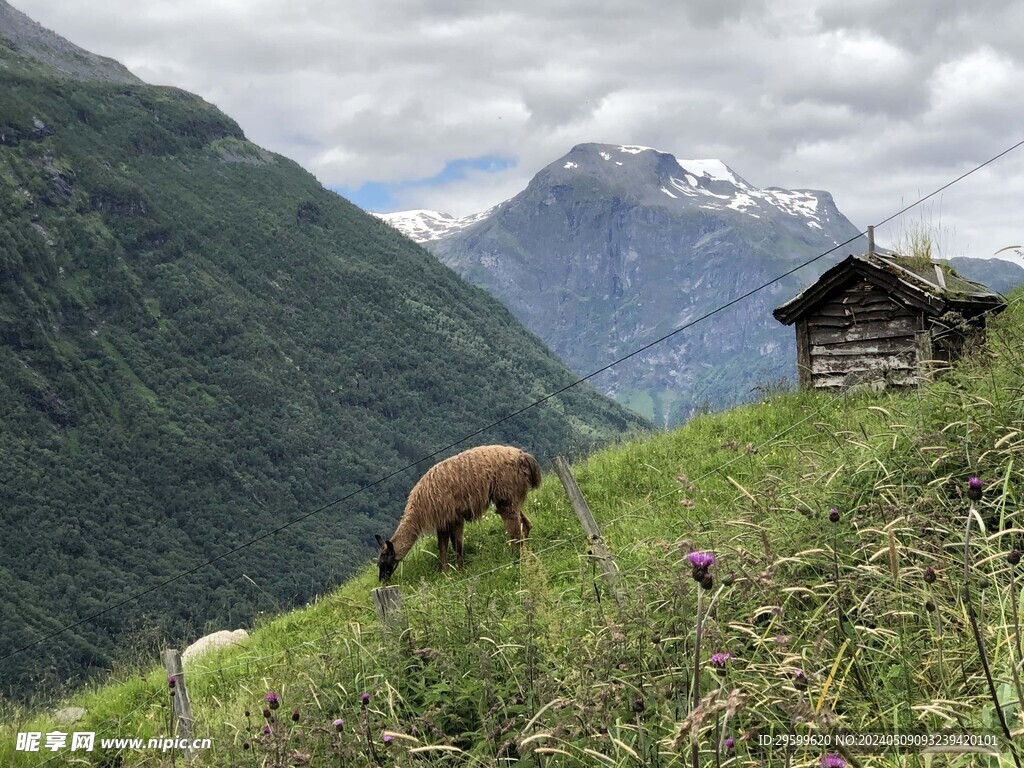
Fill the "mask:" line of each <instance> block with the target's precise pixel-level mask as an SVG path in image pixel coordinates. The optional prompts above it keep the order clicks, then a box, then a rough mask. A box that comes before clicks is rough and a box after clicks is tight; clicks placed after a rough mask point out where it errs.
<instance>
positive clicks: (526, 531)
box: [519, 512, 533, 540]
mask: <svg viewBox="0 0 1024 768" xmlns="http://www.w3.org/2000/svg"><path fill="white" fill-rule="evenodd" d="M519 520H520V523H521V524H522V526H523V539H524V540H526V539H528V538H530V531H532V530H533V523H531V522H530V518H528V517H527V516H526V515H525V514H524V513H523V512H520V513H519Z"/></svg>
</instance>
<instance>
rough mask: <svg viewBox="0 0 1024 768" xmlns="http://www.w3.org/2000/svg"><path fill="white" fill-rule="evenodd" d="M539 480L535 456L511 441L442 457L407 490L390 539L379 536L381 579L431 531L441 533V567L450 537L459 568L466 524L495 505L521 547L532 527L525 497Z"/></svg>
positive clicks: (515, 541) (439, 538)
mask: <svg viewBox="0 0 1024 768" xmlns="http://www.w3.org/2000/svg"><path fill="white" fill-rule="evenodd" d="M539 485H540V465H539V464H538V463H537V460H536V459H535V458H533V456H531V455H530V454H528V453H527V452H526V451H522V450H520V449H518V448H512V447H509V446H507V445H483V446H480V447H479V448H470V449H469V450H468V451H463V452H462V453H459V454H457V455H455V456H452V457H451V458H449V459H445V460H444V461H441V462H438V463H437V464H435V465H434V466H432V467H431V468H430V469H428V470H427V472H426V474H425V475H423V477H421V478H420V481H419V482H418V483H416V485H415V486H414V487H413V489H412V491H411V492H410V493H409V500H408V501H407V502H406V504H405V512H404V513H403V514H402V519H401V520H400V521H399V523H398V528H396V529H395V532H394V534H393V535H392V536H391V538H390V539H388V540H387V541H385V540H384V539H382V538H381V537H380V536H379V535H378V536H377V537H376V538H377V544H379V545H380V556H379V557H378V558H377V568H378V571H379V574H378V575H379V577H380V581H381V582H385V581H387V580H388V579H390V578H391V574H393V573H394V572H395V568H397V567H398V564H399V563H400V562H401V561H402V558H404V557H405V556H406V555H407V554H409V550H410V549H412V545H413V544H415V543H416V540H417V539H418V538H419V537H420V536H423V535H424V534H427V533H432V532H436V533H437V551H438V554H439V555H440V562H439V564H438V565H439V567H440V569H441V571H444V570H445V568H447V567H448V544H449V542H451V545H452V548H453V549H454V550H455V555H456V557H457V559H458V565H459V569H460V570H461V569H462V567H463V565H464V563H463V559H462V544H463V535H462V533H463V531H462V529H463V526H464V525H465V524H466V523H467V522H473V521H474V520H479V519H480V518H481V517H483V515H484V512H486V511H487V508H488V507H489V506H490V505H491V504H494V507H495V511H496V512H497V513H498V514H499V515H500V516H501V519H502V521H504V523H505V530H506V532H507V533H508V538H509V540H510V541H511V542H512V543H513V545H515V546H519V545H520V544H521V543H522V541H523V540H524V539H526V537H527V536H529V535H530V528H532V527H533V526H532V525H531V523H530V521H529V519H528V518H527V517H526V515H524V514H523V502H524V501H525V500H526V494H528V493H529V492H530V490H531V489H533V488H537V487H538V486H539Z"/></svg>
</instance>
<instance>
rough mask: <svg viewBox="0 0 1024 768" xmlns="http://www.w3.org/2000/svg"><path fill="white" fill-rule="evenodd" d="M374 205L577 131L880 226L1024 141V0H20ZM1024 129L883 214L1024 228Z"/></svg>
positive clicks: (986, 252) (941, 223)
mask: <svg viewBox="0 0 1024 768" xmlns="http://www.w3.org/2000/svg"><path fill="white" fill-rule="evenodd" d="M12 4H13V5H15V6H16V7H17V8H19V9H20V10H22V11H24V12H25V13H27V14H28V15H29V16H31V17H32V18H34V19H35V20H37V21H39V22H40V23H42V24H43V25H44V26H46V27H49V28H51V29H53V30H55V31H57V32H58V33H60V34H61V35H63V36H65V37H67V38H69V39H70V40H71V41H72V42H75V43H77V44H78V45H80V46H82V47H84V48H87V49H89V50H91V51H94V52H96V53H100V54H103V55H106V56H111V57H113V58H116V59H118V60H119V61H121V62H122V63H124V64H126V65H127V66H128V67H129V68H130V69H131V70H132V71H133V72H134V73H135V74H137V75H138V76H140V77H141V78H143V79H144V80H146V81H148V82H150V83H154V84H165V85H174V86H178V87H180V88H184V89H186V90H189V91H192V92H194V93H198V94H200V95H201V96H203V97H204V98H206V99H207V100H208V101H211V102H213V103H214V104H216V105H217V106H219V107H221V108H222V109H223V110H224V111H225V112H227V113H228V114H230V115H231V116H232V117H234V118H235V119H236V120H237V121H238V122H239V124H240V125H241V126H242V128H243V129H244V130H245V132H246V134H247V135H248V136H249V138H250V139H252V140H253V141H255V142H256V143H258V144H260V145H262V146H264V147H267V148H268V149H272V150H274V151H276V152H279V153H281V154H284V155H287V156H289V157H291V158H293V159H295V160H297V161H298V162H300V163H301V164H302V165H303V166H305V167H306V168H307V169H309V170H310V171H311V172H312V173H314V174H315V175H316V176H317V177H318V178H319V179H320V180H321V182H323V183H324V184H325V185H327V186H329V187H331V188H333V189H337V190H338V191H340V192H342V194H344V195H345V196H346V197H349V198H350V199H352V200H353V201H354V202H356V203H357V204H359V205H362V206H363V207H364V208H367V209H369V210H375V211H392V210H402V209H406V208H433V209H438V210H443V211H447V212H449V213H452V214H454V215H465V214H469V213H474V212H476V211H480V210H483V209H485V208H487V207H489V206H491V205H493V204H495V203H497V202H500V201H501V200H504V199H506V198H508V197H511V196H512V195H514V194H515V193H517V192H518V191H520V190H521V189H522V188H523V187H524V186H525V185H526V183H527V182H528V181H529V179H530V178H531V177H532V176H533V175H534V174H535V173H536V172H537V171H538V170H539V169H540V168H542V167H543V166H545V165H546V164H548V163H550V162H552V161H554V160H556V159H557V158H559V157H560V156H561V155H563V154H565V153H566V152H567V151H568V150H569V149H570V148H571V147H572V146H573V145H574V144H578V143H582V142H589V141H597V142H607V143H621V144H641V145H645V146H652V147H656V148H658V149H662V150H665V151H668V152H672V153H673V154H675V155H676V156H678V157H681V158H709V157H714V158H719V159H721V160H723V161H724V162H726V163H727V164H728V165H729V166H731V167H732V168H733V169H734V170H735V171H736V172H737V173H739V174H740V175H741V176H743V177H745V178H746V179H747V180H748V181H750V182H751V183H753V184H756V185H758V186H781V187H788V188H814V189H826V190H828V191H830V192H832V194H833V195H834V196H835V198H836V202H837V203H838V205H839V208H840V210H842V211H843V212H844V213H846V214H847V216H849V217H850V219H851V220H852V221H853V222H854V223H855V224H856V225H858V226H860V227H864V226H866V225H868V224H872V223H876V222H879V221H881V220H882V219H884V218H886V217H887V216H889V215H890V214H891V213H893V212H895V211H896V210H898V209H899V208H901V207H902V206H903V205H905V204H906V203H909V202H912V201H913V200H915V199H917V198H918V197H919V196H921V195H923V194H925V193H927V192H930V191H931V190H933V189H935V188H937V187H939V186H941V185H942V184H944V183H946V182H947V181H949V180H951V179H953V178H955V177H956V176H958V175H960V174H961V173H963V172H964V171H966V170H969V169H970V168H971V167H973V166H974V165H976V164H978V163H980V162H982V161H984V160H986V159H988V158H989V157H991V156H993V155H996V154H998V153H999V152H1001V151H1003V150H1004V149H1006V148H1008V147H1010V146H1012V145H1013V144H1015V143H1017V142H1018V141H1020V140H1021V139H1024V120H1022V116H1024V110H1022V108H1021V103H1020V95H1021V94H1022V93H1024V44H1022V39H1024V3H1020V2H1017V1H1016V0H973V1H972V2H970V3H965V2H962V0H902V1H901V2H899V3H893V2H891V0H856V1H854V2H851V0H632V1H631V2H623V1H622V0H619V1H618V2H614V3H612V2H605V1H604V0H511V2H510V1H509V0H503V2H500V3H497V2H491V1H490V0H473V1H472V2H463V1H460V0H101V2H96V3H85V2H82V1H81V0H12ZM1022 209H1024V147H1022V148H1021V149H1019V150H1017V151H1015V152H1013V153H1011V154H1010V155H1008V156H1007V157H1006V158H1004V159H1002V160H1000V161H998V162H997V163H995V164H993V165H992V166H990V167H989V168H987V169H985V170H983V171H981V172H979V173H977V174H975V175H973V176H972V177H970V178H969V179H968V180H965V181H964V182H961V183H960V184H957V185H956V186H954V187H953V188H951V189H950V190H949V191H947V192H945V193H944V194H943V195H942V196H941V197H939V198H936V199H935V200H933V201H932V202H931V203H930V204H929V205H928V206H926V207H925V208H924V209H923V210H921V211H919V212H918V213H915V214H913V215H912V216H911V217H910V218H909V219H906V218H905V219H903V220H902V221H900V222H898V223H897V224H896V225H894V226H893V225H891V226H889V227H888V228H886V230H884V231H881V230H880V232H879V236H880V240H882V241H883V242H892V240H893V239H894V238H898V237H900V236H901V234H902V235H903V236H905V233H906V232H907V231H908V230H909V229H912V228H914V227H919V226H927V227H929V228H930V229H931V230H932V231H933V232H934V233H935V234H936V237H937V240H938V241H939V244H940V246H942V248H943V253H944V255H947V256H957V255H970V256H983V257H985V256H990V255H992V253H993V252H994V251H996V250H997V249H1000V248H1002V247H1004V246H1008V245H1017V244H1022V243H1024V220H1022V219H1024V217H1022V215H1021V211H1022Z"/></svg>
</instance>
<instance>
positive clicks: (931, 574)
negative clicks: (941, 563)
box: [924, 565, 935, 584]
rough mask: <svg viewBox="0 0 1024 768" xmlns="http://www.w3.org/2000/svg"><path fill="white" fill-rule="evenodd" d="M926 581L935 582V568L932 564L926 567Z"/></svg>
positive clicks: (928, 582) (926, 582)
mask: <svg viewBox="0 0 1024 768" xmlns="http://www.w3.org/2000/svg"><path fill="white" fill-rule="evenodd" d="M924 583H925V584H934V583H935V569H934V568H932V567H931V566H930V565H929V566H928V567H927V568H925V569H924Z"/></svg>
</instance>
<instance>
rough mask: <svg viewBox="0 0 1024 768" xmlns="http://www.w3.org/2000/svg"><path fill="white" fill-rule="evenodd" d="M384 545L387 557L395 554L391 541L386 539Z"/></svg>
mask: <svg viewBox="0 0 1024 768" xmlns="http://www.w3.org/2000/svg"><path fill="white" fill-rule="evenodd" d="M384 543H385V544H387V545H388V554H389V555H393V554H395V545H394V544H392V543H391V539H388V540H387V541H386V542H384Z"/></svg>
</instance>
